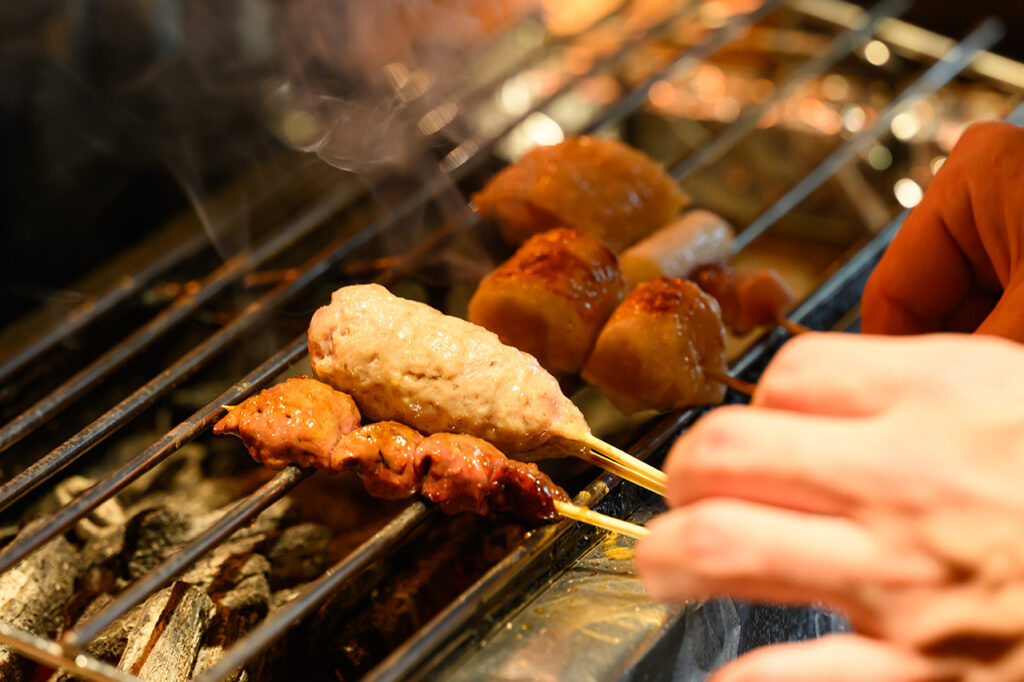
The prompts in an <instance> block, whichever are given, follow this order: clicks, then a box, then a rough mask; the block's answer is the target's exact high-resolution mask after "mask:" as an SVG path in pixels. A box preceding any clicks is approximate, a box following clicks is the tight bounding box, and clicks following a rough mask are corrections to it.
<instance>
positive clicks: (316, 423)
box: [213, 377, 360, 469]
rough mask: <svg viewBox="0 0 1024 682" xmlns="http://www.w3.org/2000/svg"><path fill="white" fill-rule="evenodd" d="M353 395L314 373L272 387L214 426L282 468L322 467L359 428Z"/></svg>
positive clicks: (257, 457)
mask: <svg viewBox="0 0 1024 682" xmlns="http://www.w3.org/2000/svg"><path fill="white" fill-rule="evenodd" d="M359 422H360V416H359V410H358V409H357V408H356V404H355V403H354V402H353V401H352V398H350V397H349V396H347V395H345V394H344V393H342V392H340V391H336V390H334V389H333V388H331V387H330V386H328V385H327V384H324V383H321V382H319V381H316V380H314V379H310V378H309V377H297V378H292V379H288V380H287V381H285V382H283V383H280V384H277V385H276V386H271V387H270V388H268V389H265V390H263V391H260V392H259V393H258V394H257V395H254V396H252V397H251V398H249V399H247V400H246V401H244V402H243V403H242V404H241V405H239V406H238V407H236V408H234V409H232V410H231V412H229V413H228V414H227V416H225V417H224V418H223V419H221V420H220V421H219V422H217V424H216V425H215V426H214V427H213V432H214V433H216V434H224V433H232V434H235V435H237V436H238V437H239V438H241V439H242V442H243V443H245V447H246V448H248V449H249V453H250V454H251V455H252V456H253V459H255V460H256V461H258V462H262V463H263V464H265V465H267V466H268V467H271V468H274V469H280V468H282V467H285V466H287V465H289V464H297V465H299V466H322V463H325V462H328V461H329V457H330V453H331V449H332V448H333V447H334V444H335V443H337V442H338V439H339V438H341V437H342V436H343V435H345V434H346V433H348V432H350V431H352V429H354V428H356V427H357V426H359Z"/></svg>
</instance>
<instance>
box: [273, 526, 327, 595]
mask: <svg viewBox="0 0 1024 682" xmlns="http://www.w3.org/2000/svg"><path fill="white" fill-rule="evenodd" d="M330 543H331V532H330V531H329V530H328V529H327V528H326V527H324V526H321V525H319V524H316V523H300V524H299V525H297V526H292V527H291V528H287V529H285V530H284V531H283V532H282V533H281V535H280V536H279V537H278V538H277V540H276V541H275V542H274V543H273V544H272V545H271V546H270V548H269V549H268V551H267V558H268V559H270V565H271V570H270V580H271V583H272V584H273V586H274V588H275V589H280V588H282V587H287V586H289V585H294V584H295V583H300V582H306V581H308V580H312V579H313V578H316V577H317V576H318V575H320V574H321V573H323V572H324V569H326V568H327V562H328V559H329V558H330V557H329V554H330Z"/></svg>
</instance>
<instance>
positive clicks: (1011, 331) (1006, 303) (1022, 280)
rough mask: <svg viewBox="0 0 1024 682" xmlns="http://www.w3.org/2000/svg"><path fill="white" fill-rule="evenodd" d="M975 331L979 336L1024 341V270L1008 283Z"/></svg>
mask: <svg viewBox="0 0 1024 682" xmlns="http://www.w3.org/2000/svg"><path fill="white" fill-rule="evenodd" d="M977 331H978V333H980V334H988V335H992V336H1002V337H1004V338H1007V339H1012V340H1014V341H1018V342H1019V341H1024V270H1022V271H1020V272H1018V273H1017V276H1016V277H1015V278H1014V279H1013V280H1011V281H1010V283H1009V285H1008V286H1007V287H1006V291H1004V292H1003V295H1002V297H1001V298H1000V299H999V303H997V304H996V306H995V308H993V309H992V312H991V313H989V315H988V316H987V317H986V318H985V320H984V321H983V322H982V323H981V325H980V326H979V327H978V329H977Z"/></svg>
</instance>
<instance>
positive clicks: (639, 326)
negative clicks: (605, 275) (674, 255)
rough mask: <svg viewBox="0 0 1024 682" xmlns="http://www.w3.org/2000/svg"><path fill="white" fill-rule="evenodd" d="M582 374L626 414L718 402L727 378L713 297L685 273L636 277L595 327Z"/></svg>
mask: <svg viewBox="0 0 1024 682" xmlns="http://www.w3.org/2000/svg"><path fill="white" fill-rule="evenodd" d="M582 376H583V378H584V379H585V380H586V381H588V382H589V383H591V384H593V385H595V386H597V387H598V388H600V389H601V390H603V391H604V392H605V394H606V395H607V396H608V397H609V398H610V399H611V401H612V402H613V403H614V404H615V406H616V407H618V408H619V409H620V410H622V411H623V412H626V413H630V412H637V411H639V410H644V409H656V410H662V411H665V410H675V409H680V408H683V407H689V406H692V405H708V404H714V403H719V402H721V401H722V398H724V397H725V384H724V383H723V381H731V377H729V376H728V370H727V368H726V363H725V328H724V327H723V326H722V318H721V315H720V313H719V310H718V303H717V302H715V300H714V299H713V298H711V297H710V296H708V295H707V294H706V293H704V292H703V291H701V289H700V287H698V286H697V285H696V284H694V283H693V282H691V281H689V280H686V279H669V278H667V277H660V278H658V279H654V280H651V281H649V282H644V283H642V284H641V285H640V286H638V287H637V288H636V289H634V290H633V291H632V292H630V293H629V294H628V295H627V296H626V298H625V299H624V300H623V301H622V303H621V304H620V305H619V307H618V308H616V309H615V312H614V313H612V316H611V318H610V319H609V320H608V323H607V324H606V325H605V326H604V329H602V330H601V334H600V336H598V338H597V343H596V344H595V345H594V351H593V352H592V353H591V354H590V359H588V360H587V364H586V366H584V368H583V373H582Z"/></svg>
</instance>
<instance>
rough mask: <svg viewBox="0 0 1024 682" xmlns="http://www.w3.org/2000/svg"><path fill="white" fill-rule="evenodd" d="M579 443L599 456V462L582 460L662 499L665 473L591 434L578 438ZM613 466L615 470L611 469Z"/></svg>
mask: <svg viewBox="0 0 1024 682" xmlns="http://www.w3.org/2000/svg"><path fill="white" fill-rule="evenodd" d="M580 442H581V443H583V444H584V445H586V446H587V447H589V448H590V449H592V450H594V451H595V453H596V454H597V455H599V456H600V460H591V459H587V458H586V457H585V456H584V459H587V461H589V462H591V463H593V464H597V466H599V467H601V468H603V469H607V470H608V471H611V472H612V473H613V474H616V475H617V476H620V477H622V478H624V479H626V480H627V481H630V482H631V483H636V484H637V485H639V486H641V487H643V488H647V489H648V490H650V491H651V492H655V493H657V494H659V495H661V496H662V497H664V496H665V482H666V477H665V472H664V471H661V470H659V469H655V468H654V467H652V466H651V465H650V464H648V463H647V462H644V461H642V460H639V459H637V458H636V457H634V456H633V455H631V454H629V453H628V452H624V451H622V450H620V449H619V448H617V447H615V446H614V445H612V444H611V443H606V442H604V441H603V440H601V439H600V438H597V437H596V436H594V435H593V434H587V435H586V436H584V437H582V438H580ZM610 465H614V466H615V467H616V468H615V469H613V468H611V466H610Z"/></svg>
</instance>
